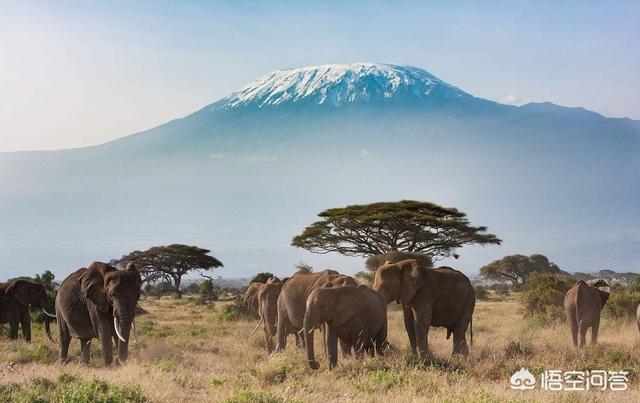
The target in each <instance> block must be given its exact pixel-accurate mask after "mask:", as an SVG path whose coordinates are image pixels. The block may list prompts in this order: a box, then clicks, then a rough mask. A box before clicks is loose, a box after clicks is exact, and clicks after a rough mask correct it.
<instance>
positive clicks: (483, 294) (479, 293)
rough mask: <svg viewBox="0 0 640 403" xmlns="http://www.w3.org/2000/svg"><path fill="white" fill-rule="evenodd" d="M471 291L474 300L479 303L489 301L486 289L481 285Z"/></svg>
mask: <svg viewBox="0 0 640 403" xmlns="http://www.w3.org/2000/svg"><path fill="white" fill-rule="evenodd" d="M473 290H474V291H475V293H476V299H478V300H481V301H486V300H488V299H489V292H488V291H487V288H486V287H485V286H483V285H476V286H474V287H473Z"/></svg>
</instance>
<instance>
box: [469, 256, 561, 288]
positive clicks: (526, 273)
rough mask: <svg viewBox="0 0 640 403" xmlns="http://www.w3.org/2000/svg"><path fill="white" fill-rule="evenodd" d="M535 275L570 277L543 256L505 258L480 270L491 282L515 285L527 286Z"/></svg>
mask: <svg viewBox="0 0 640 403" xmlns="http://www.w3.org/2000/svg"><path fill="white" fill-rule="evenodd" d="M533 273H548V274H557V275H568V273H566V272H563V271H562V270H560V268H559V267H558V266H557V265H556V264H554V263H551V262H550V261H549V259H547V257H546V256H543V255H531V256H524V255H511V256H505V257H503V258H502V259H499V260H494V261H493V262H491V263H489V264H488V265H486V266H484V267H482V268H480V275H481V276H482V277H484V278H486V279H489V280H497V281H508V282H511V283H512V284H514V285H522V284H525V283H526V281H527V279H528V278H529V277H530V276H531V275H532V274H533Z"/></svg>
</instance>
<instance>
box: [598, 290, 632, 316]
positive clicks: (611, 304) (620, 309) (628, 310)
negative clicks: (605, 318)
mask: <svg viewBox="0 0 640 403" xmlns="http://www.w3.org/2000/svg"><path fill="white" fill-rule="evenodd" d="M638 304H640V292H629V291H626V292H614V293H611V295H610V296H609V300H608V301H607V303H606V304H605V305H604V311H605V313H606V314H607V315H609V316H610V317H612V318H616V319H618V318H625V317H632V316H635V314H636V308H637V307H638Z"/></svg>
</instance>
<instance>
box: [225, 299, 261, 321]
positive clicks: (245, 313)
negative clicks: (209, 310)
mask: <svg viewBox="0 0 640 403" xmlns="http://www.w3.org/2000/svg"><path fill="white" fill-rule="evenodd" d="M219 318H220V320H222V321H223V322H235V321H238V320H255V319H259V318H260V317H259V316H258V315H257V314H256V313H255V312H253V311H252V310H250V309H249V308H247V307H246V306H244V304H242V303H240V302H237V301H236V302H234V303H232V304H228V305H225V307H224V309H223V310H222V313H221V314H220V316H219Z"/></svg>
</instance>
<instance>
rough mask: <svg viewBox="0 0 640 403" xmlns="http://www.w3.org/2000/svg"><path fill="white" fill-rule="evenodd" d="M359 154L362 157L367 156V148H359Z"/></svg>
mask: <svg viewBox="0 0 640 403" xmlns="http://www.w3.org/2000/svg"><path fill="white" fill-rule="evenodd" d="M360 155H362V156H363V157H368V156H369V150H367V149H366V148H363V149H362V150H360Z"/></svg>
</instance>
